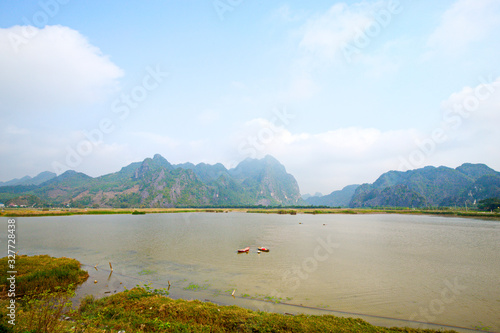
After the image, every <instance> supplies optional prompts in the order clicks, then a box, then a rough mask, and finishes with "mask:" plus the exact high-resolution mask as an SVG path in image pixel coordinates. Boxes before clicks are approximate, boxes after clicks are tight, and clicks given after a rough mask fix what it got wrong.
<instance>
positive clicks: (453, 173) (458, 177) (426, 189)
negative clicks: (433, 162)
mask: <svg viewBox="0 0 500 333" xmlns="http://www.w3.org/2000/svg"><path fill="white" fill-rule="evenodd" d="M492 197H499V198H500V173H499V172H497V171H495V170H493V169H491V168H489V167H488V166H486V165H484V164H470V163H466V164H463V165H461V166H459V167H457V168H456V169H452V168H448V167H444V166H441V167H438V168H435V167H431V166H428V167H425V168H421V169H416V170H410V171H406V172H400V171H389V172H387V173H384V174H383V175H381V176H380V177H379V178H378V179H377V180H376V181H375V182H374V183H373V184H363V185H361V186H359V187H358V188H357V189H356V191H355V192H354V195H353V196H352V199H351V201H350V203H349V206H350V207H352V208H356V207H380V206H383V207H439V206H448V207H450V206H460V207H463V206H465V205H469V206H474V205H476V204H477V203H478V201H479V200H482V199H486V198H492Z"/></svg>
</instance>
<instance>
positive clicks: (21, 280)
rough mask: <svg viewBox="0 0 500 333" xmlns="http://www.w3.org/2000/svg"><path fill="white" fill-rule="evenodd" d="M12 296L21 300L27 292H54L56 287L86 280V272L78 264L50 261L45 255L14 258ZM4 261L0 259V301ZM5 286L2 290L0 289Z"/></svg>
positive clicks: (5, 292) (68, 259)
mask: <svg viewBox="0 0 500 333" xmlns="http://www.w3.org/2000/svg"><path fill="white" fill-rule="evenodd" d="M15 269H16V271H17V274H16V297H22V296H24V295H26V294H27V293H28V292H32V293H33V292H39V293H43V292H44V291H52V292H54V291H56V290H58V289H59V288H60V287H66V286H68V285H72V286H73V287H72V288H75V286H76V285H78V284H80V283H82V282H83V281H85V280H86V279H87V278H88V276H89V275H88V273H87V272H86V271H84V270H82V269H80V263H79V262H78V261H77V260H75V259H70V258H64V257H63V258H52V257H50V256H48V255H39V256H30V257H28V256H25V255H24V256H17V258H16V265H15ZM11 270H12V269H10V268H8V258H7V257H4V258H1V259H0V288H1V289H2V290H1V291H0V298H2V297H6V295H7V290H8V289H9V288H8V286H7V284H8V281H7V277H9V275H8V274H7V271H11ZM4 286H5V287H4Z"/></svg>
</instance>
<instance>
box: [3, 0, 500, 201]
mask: <svg viewBox="0 0 500 333" xmlns="http://www.w3.org/2000/svg"><path fill="white" fill-rule="evenodd" d="M499 29H500V2H499V1H497V0H475V1H473V0H454V1H451V0H450V1H448V0H442V1H439V2H438V3H436V1H418V2H417V1H404V0H401V1H396V0H387V1H345V2H340V1H314V2H304V1H249V0H215V1H187V0H182V1H181V0H178V1H141V2H139V1H105V2H100V1H86V2H85V3H83V2H77V1H74V0H73V1H72V0H45V1H44V0H41V1H22V2H20V1H12V0H7V1H2V2H0V116H1V118H2V121H1V122H0V137H1V141H0V156H1V158H2V165H1V166H0V181H6V180H9V179H12V178H16V177H17V178H19V177H22V176H24V175H30V176H35V175H36V174H38V173H39V172H41V171H45V170H49V171H55V172H57V173H61V172H62V171H64V170H66V169H74V170H77V171H80V172H84V173H87V174H89V175H91V176H99V175H102V174H105V173H110V172H114V171H117V170H119V168H120V167H122V166H124V165H126V164H128V163H131V162H134V161H140V160H143V159H144V158H146V157H151V156H153V155H154V154H155V153H160V154H161V155H163V156H164V157H165V158H167V159H168V160H169V161H170V162H172V163H183V162H186V161H190V162H193V163H199V162H206V163H217V162H222V163H223V164H224V165H225V166H226V167H228V168H230V167H234V166H235V165H236V164H237V163H238V162H240V161H241V160H243V159H245V158H247V157H252V158H260V157H263V156H265V155H266V154H271V155H273V156H275V157H276V158H277V159H278V160H280V161H281V162H282V163H283V164H284V165H285V167H286V168H287V171H288V172H290V173H291V174H293V175H294V176H295V177H296V178H297V180H298V182H299V186H300V188H301V192H302V193H307V192H310V193H314V192H317V191H320V192H323V193H325V194H326V193H330V192H331V191H333V190H337V189H341V188H342V187H343V186H346V185H349V184H353V183H363V182H373V181H374V180H375V179H376V178H377V177H378V176H379V175H380V174H381V173H383V172H385V171H388V170H407V169H415V168H419V167H423V166H426V165H434V166H439V165H446V166H450V167H456V166H458V165H460V164H462V163H465V162H473V163H486V164H488V165H489V166H491V167H493V168H494V169H496V170H500V154H498V142H500V134H499V133H498V132H500V131H498V124H499V120H500V78H499V77H500V66H499V65H500V35H499V34H498V31H500V30H499Z"/></svg>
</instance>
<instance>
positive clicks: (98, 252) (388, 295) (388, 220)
mask: <svg viewBox="0 0 500 333" xmlns="http://www.w3.org/2000/svg"><path fill="white" fill-rule="evenodd" d="M16 221H17V222H16V224H17V242H18V243H17V249H19V250H20V253H21V254H28V255H33V254H49V255H51V256H58V257H60V256H66V257H72V258H76V259H78V260H79V261H80V262H82V263H83V264H84V268H85V269H87V270H88V271H89V273H90V275H91V276H90V278H89V280H88V281H87V282H86V283H85V284H84V286H83V287H81V288H80V289H79V293H80V294H83V293H89V292H90V293H94V294H98V295H105V293H106V294H109V293H114V292H118V291H121V290H123V287H124V286H125V287H127V288H132V287H133V286H135V285H136V284H145V283H151V284H152V285H153V286H154V287H158V288H167V287H168V282H170V284H171V287H170V290H169V291H170V296H171V297H173V298H179V297H181V298H187V299H189V298H197V299H201V300H210V301H213V302H216V303H220V304H236V305H240V306H244V307H248V308H252V309H260V310H264V311H275V312H281V313H309V314H334V315H345V316H355V317H361V318H363V319H365V320H367V321H369V322H371V323H373V324H376V325H385V326H409V327H429V328H436V327H446V326H443V325H449V326H456V327H461V328H468V329H474V328H475V329H488V330H490V331H497V332H498V331H500V222H498V221H484V220H478V219H463V218H447V217H433V216H406V215H388V214H370V215H337V214H335V215H333V214H332V215H308V214H299V215H295V216H292V215H275V214H249V213H239V212H231V213H174V214H146V215H88V216H62V217H25V218H22V217H20V218H16ZM2 228H4V229H3V230H5V231H6V230H7V218H2ZM2 234H3V235H5V234H6V233H2ZM3 240H4V244H6V242H5V240H6V238H5V236H4V239H3ZM247 246H249V247H250V252H249V253H248V254H237V253H236V250H237V249H239V248H244V247H247ZM259 246H265V247H268V248H270V252H268V253H257V247H259ZM109 262H111V264H112V266H113V273H112V274H111V275H110V267H109ZM94 265H97V269H98V270H95V269H94ZM94 280H97V281H98V283H97V284H94ZM234 290H235V292H234V296H235V297H232V296H231V294H232V293H233V291H234ZM277 302H279V303H277ZM424 323H433V324H438V325H437V326H435V325H430V324H424ZM440 325H441V326H440ZM457 330H458V329H457ZM463 331H467V330H466V329H463Z"/></svg>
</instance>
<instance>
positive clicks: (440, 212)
mask: <svg viewBox="0 0 500 333" xmlns="http://www.w3.org/2000/svg"><path fill="white" fill-rule="evenodd" d="M229 212H240V213H253V214H283V215H297V214H311V215H318V214H402V215H427V216H442V217H463V218H478V219H485V220H498V221H500V213H492V212H482V211H466V210H461V209H456V210H455V209H453V210H452V209H399V208H386V209H382V208H314V207H312V208H276V207H272V208H223V207H220V208H219V207H217V208H137V209H135V208H56V209H33V208H4V209H2V211H1V212H0V216H3V217H42V216H71V215H110V214H113V215H114V214H133V215H135V214H137V215H144V214H174V213H229Z"/></svg>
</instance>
